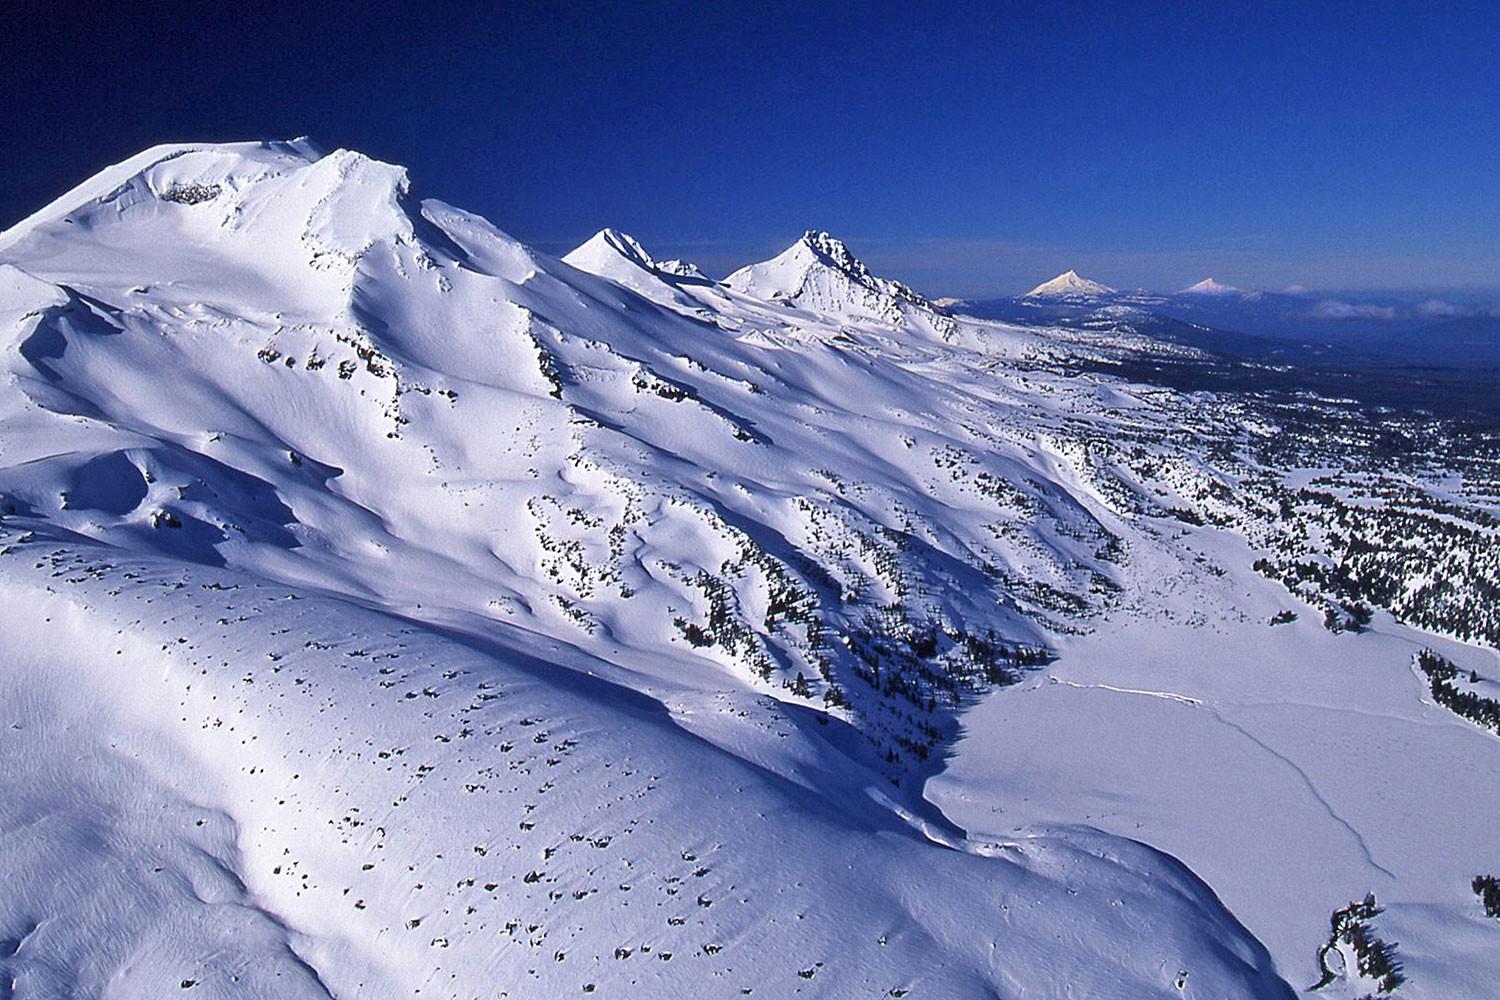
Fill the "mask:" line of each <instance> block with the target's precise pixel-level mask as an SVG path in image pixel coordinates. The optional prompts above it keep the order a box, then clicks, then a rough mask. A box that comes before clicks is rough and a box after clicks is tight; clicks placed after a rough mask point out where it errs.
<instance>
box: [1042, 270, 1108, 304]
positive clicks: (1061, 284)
mask: <svg viewBox="0 0 1500 1000" xmlns="http://www.w3.org/2000/svg"><path fill="white" fill-rule="evenodd" d="M1117 294H1119V293H1118V291H1117V290H1116V289H1113V288H1110V287H1109V286H1108V285H1101V284H1100V283H1099V282H1097V281H1090V280H1089V279H1088V278H1085V277H1082V276H1080V275H1079V273H1078V272H1077V271H1074V270H1067V271H1064V272H1063V273H1062V274H1059V275H1058V276H1057V277H1055V278H1053V279H1052V280H1051V281H1044V282H1042V283H1041V284H1040V285H1037V286H1036V287H1035V288H1033V289H1032V290H1031V291H1029V292H1027V293H1026V294H1025V295H1024V296H1022V298H1027V299H1094V298H1101V297H1103V296H1106V295H1117Z"/></svg>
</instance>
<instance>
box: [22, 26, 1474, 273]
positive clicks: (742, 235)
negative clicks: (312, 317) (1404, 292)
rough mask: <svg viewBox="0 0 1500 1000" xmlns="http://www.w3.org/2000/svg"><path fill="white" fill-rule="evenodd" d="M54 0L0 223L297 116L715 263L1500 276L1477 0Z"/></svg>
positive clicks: (341, 137)
mask: <svg viewBox="0 0 1500 1000" xmlns="http://www.w3.org/2000/svg"><path fill="white" fill-rule="evenodd" d="M44 6H48V7H51V6H52V5H25V7H26V8H33V7H34V8H37V10H35V11H33V12H30V13H23V12H20V11H17V10H12V11H10V12H8V14H7V24H6V29H5V32H4V34H3V37H0V107H3V108H5V113H4V117H3V118H0V123H3V125H4V127H3V128H0V225H9V224H10V223H12V222H14V221H16V220H17V219H19V218H21V217H23V216H25V215H26V214H28V213H30V212H31V211H33V210H34V209H36V208H37V207H40V205H41V204H43V203H44V202H46V201H47V200H49V199H51V198H53V197H55V196H56V195H58V194H60V193H61V192H62V191H63V190H65V189H66V188H67V187H69V186H70V185H72V184H73V183H76V182H77V181H79V180H81V179H83V178H84V177H86V176H87V175H89V174H90V173H92V172H94V171H95V170H97V169H99V168H100V167H102V166H104V165H106V164H108V163H111V162H115V161H117V160H120V159H123V158H124V157H126V156H128V155H129V154H131V153H133V152H136V151H137V150H139V149H140V148H142V147H145V146H148V145H151V144H154V143H157V142H163V141H169V140H179V139H195V140H196V139H236V138H247V137H290V136H294V135H298V134H309V135H311V136H313V137H314V138H316V139H318V140H319V141H321V142H323V143H324V144H326V145H329V146H349V147H352V148H356V149H360V150H363V151H365V152H367V153H369V154H370V155H372V156H375V157H378V158H380V159H384V160H389V161H393V162H397V163H402V164H405V165H407V166H408V167H410V168H411V171H412V174H413V177H414V179H415V181H416V183H417V185H418V186H419V187H420V188H421V189H422V190H423V191H425V192H426V193H429V194H431V195H434V196H437V197H440V198H443V199H444V200H446V201H450V202H453V203H455V204H457V205H460V206H462V207H464V208H468V209H472V210H474V211H477V212H480V213H481V214H483V215H485V216H487V217H489V218H490V219H492V220H493V221H494V222H495V223H496V224H497V225H499V226H500V227H501V228H502V229H505V230H507V231H508V232H510V233H512V234H513V235H515V236H517V237H520V238H522V239H524V240H527V241H528V242H531V243H533V244H535V245H537V246H539V247H541V248H542V249H546V250H552V251H559V252H560V251H562V250H564V249H566V248H567V247H569V246H571V245H572V244H574V243H577V242H580V241H582V240H583V239H584V238H586V237H587V236H588V235H590V234H591V233H592V232H593V231H594V230H596V229H598V228H600V227H601V226H606V225H610V226H615V227H617V228H620V229H624V230H626V231H628V232H631V233H633V234H634V235H636V236H637V237H638V238H639V239H640V240H641V241H642V242H643V243H645V245H646V246H647V247H648V249H651V250H652V251H653V252H654V253H656V254H657V255H658V256H685V257H688V258H690V259H695V260H697V261H699V262H700V263H702V264H704V265H705V266H706V267H707V268H708V269H709V270H710V271H711V272H724V271H727V270H729V269H730V268H731V267H733V266H737V265H738V264H741V263H745V262H748V261H751V260H754V259H758V258H761V257H765V256H769V255H770V254H772V253H774V252H776V251H778V250H780V249H781V248H782V247H784V246H785V245H786V244H788V243H790V242H791V241H792V240H793V239H794V238H795V237H796V236H797V235H799V234H800V233H801V231H802V230H803V229H806V228H808V227H818V228H823V229H828V230H830V231H832V232H834V233H836V234H838V235H841V236H843V237H844V238H845V239H846V240H847V241H848V242H849V243H850V245H851V247H852V248H853V249H854V250H855V252H856V253H858V254H859V255H860V256H862V257H864V258H865V259H866V260H867V261H868V262H869V263H870V264H871V265H872V266H873V267H875V268H876V269H877V270H880V271H883V272H885V273H888V274H891V275H893V276H895V277H900V278H904V279H906V280H908V281H910V282H912V283H913V284H915V285H917V286H918V287H919V288H921V289H923V290H925V291H928V292H929V293H931V294H966V295H975V294H983V293H986V292H1006V291H1017V290H1024V289H1025V288H1026V287H1029V286H1030V285H1031V284H1034V283H1036V282H1037V281H1040V280H1042V279H1044V278H1047V277H1050V276H1051V275H1052V274H1054V273H1056V272H1057V271H1059V270H1062V269H1064V268H1066V267H1070V266H1074V267H1077V268H1078V269H1079V270H1080V271H1082V272H1083V273H1085V274H1086V275H1088V276H1091V277H1095V278H1097V279H1099V280H1102V281H1105V282H1108V283H1110V284H1115V285H1121V286H1126V287H1134V286H1138V285H1139V286H1147V287H1155V288H1173V287H1178V286H1180V285H1185V284H1187V283H1189V282H1191V281H1196V280H1197V279H1199V278H1201V277H1203V276H1205V275H1207V274H1213V275H1215V276H1216V277H1218V278H1220V279H1221V280H1224V281H1229V282H1233V283H1236V284H1243V285H1248V286H1254V287H1274V288H1279V287H1282V286H1284V285H1287V284H1289V283H1293V282H1297V283H1301V284H1305V285H1310V286H1313V287H1315V288H1415V287H1431V288H1439V287H1443V288H1455V287H1456V288H1462V287H1469V288H1484V289H1496V290H1500V56H1497V53H1500V13H1497V11H1496V8H1495V6H1494V5H1492V4H1473V5H1468V4H1456V3H1455V4H1419V3H1409V4H1383V3H1308V4H1278V3H1265V2H1244V3H1233V4H1228V3H1226V4H1214V3H1193V4H1170V3H1168V4H1157V5H1149V4H1139V5H1136V4H1131V5H1126V4H1124V3H1112V4H1088V3H1072V4H1051V3H1024V4H1006V3H990V4H975V5H964V4H944V5H934V6H931V7H926V6H923V5H919V4H916V3H911V2H907V3H891V4H884V3H866V4H847V5H842V4H823V5H817V4H813V3H809V2H804V3H788V4H780V3H759V4H753V5H750V4H747V5H743V6H740V7H736V6H735V5H731V4H705V5H702V6H701V7H700V6H698V5H692V4H685V3H661V4H656V3H641V4H612V5H606V4H582V3H575V4H569V3H561V2H559V3H549V4H533V3H514V4H497V5H493V6H489V5H476V6H474V7H471V8H469V7H465V8H460V7H458V6H449V7H448V9H447V10H444V11H439V12H433V11H425V10H419V9H418V7H419V5H415V4H411V5H401V6H396V5H385V4H381V3H369V4H365V5H361V6H358V7H355V6H346V7H340V6H337V5H332V4H324V3H318V2H315V0H309V2H305V3H302V4H298V5H288V6H284V7H282V8H281V10H280V12H279V13H276V14H265V15H261V14H257V13H256V11H255V8H256V5H244V4H224V3H219V4H215V5H213V6H200V5H196V4H192V3H171V4H152V5H150V6H149V7H147V6H142V7H141V8H140V9H131V8H129V7H126V6H123V5H122V6H120V7H111V8H110V9H108V10H106V9H105V8H104V5H86V4H75V5H57V6H55V7H52V9H47V10H45V11H43V10H41V8H42V7H44ZM91 6H92V8H93V9H90V8H91ZM70 8H71V9H70ZM1127 8H1137V9H1127Z"/></svg>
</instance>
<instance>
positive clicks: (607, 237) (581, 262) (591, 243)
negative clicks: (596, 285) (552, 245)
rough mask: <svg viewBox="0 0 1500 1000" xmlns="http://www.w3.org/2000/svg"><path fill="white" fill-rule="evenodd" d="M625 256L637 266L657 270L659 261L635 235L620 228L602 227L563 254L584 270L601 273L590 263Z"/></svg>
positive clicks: (570, 262)
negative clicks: (632, 235)
mask: <svg viewBox="0 0 1500 1000" xmlns="http://www.w3.org/2000/svg"><path fill="white" fill-rule="evenodd" d="M619 258H624V259H625V260H626V261H628V262H629V263H631V264H634V265H636V266H637V267H642V268H645V269H646V270H648V271H655V270H657V267H658V265H657V263H656V261H655V260H654V259H653V258H652V256H651V255H650V254H649V253H647V252H646V248H645V247H643V246H641V245H640V243H638V242H637V241H636V240H635V239H634V238H633V237H631V236H629V235H628V234H626V233H622V232H620V231H619V230H618V229H601V230H599V231H598V232H597V233H595V234H594V235H593V236H591V237H590V238H589V239H588V241H587V242H585V243H583V244H582V245H581V246H579V247H578V248H577V249H576V250H573V251H571V252H569V253H567V254H565V255H564V256H563V260H565V261H567V262H568V263H569V264H572V265H573V266H574V267H576V268H578V269H579V270H583V271H590V272H594V273H599V272H598V271H597V270H596V268H595V267H593V266H590V265H596V264H602V263H603V262H605V261H612V260H616V259H619Z"/></svg>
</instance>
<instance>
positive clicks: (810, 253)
mask: <svg viewBox="0 0 1500 1000" xmlns="http://www.w3.org/2000/svg"><path fill="white" fill-rule="evenodd" d="M724 284H725V285H727V286H729V287H730V288H732V289H734V290H735V291H737V292H739V293H741V294H742V295H748V296H751V297H753V298H757V299H762V300H765V301H769V302H776V303H785V304H789V305H795V306H798V307H800V308H802V309H805V310H808V311H809V312H813V313H817V314H819V315H822V316H825V317H832V318H835V319H842V320H850V321H866V322H875V323H881V324H887V325H891V326H912V325H917V326H921V327H924V328H928V329H930V330H932V331H933V332H935V333H937V334H939V335H951V334H952V332H953V330H954V325H953V324H952V323H951V322H950V321H949V320H948V317H947V316H946V315H945V314H944V313H943V310H942V309H940V308H939V307H937V306H936V305H934V304H933V303H931V302H929V301H928V300H927V299H925V298H923V297H922V296H920V295H918V294H917V293H916V292H914V291H912V290H911V289H910V288H908V287H907V286H905V285H903V284H901V283H900V282H899V281H892V280H890V279H889V278H880V277H876V276H875V275H873V274H871V273H870V269H869V268H867V267H866V266H865V265H864V263H863V262H861V261H860V260H859V259H858V258H856V257H855V256H854V254H852V253H850V252H849V248H848V247H846V246H844V244H843V243H842V242H841V241H839V240H836V239H834V238H833V237H832V236H829V235H828V234H827V233H823V232H815V231H814V230H811V229H809V230H808V231H807V232H806V233H804V234H803V235H802V238H801V239H799V240H798V241H797V242H796V243H793V244H792V245H791V246H790V247H788V248H787V249H786V250H784V251H782V252H781V253H780V254H778V255H777V256H776V257H773V258H772V259H770V260H767V261H762V262H761V263H759V264H751V265H750V266H749V267H744V268H741V269H740V270H738V271H736V272H734V273H733V274H731V275H730V276H729V277H727V278H725V279H724Z"/></svg>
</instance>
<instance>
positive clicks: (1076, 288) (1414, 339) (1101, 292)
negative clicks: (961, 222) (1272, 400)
mask: <svg viewBox="0 0 1500 1000" xmlns="http://www.w3.org/2000/svg"><path fill="white" fill-rule="evenodd" d="M942 301H943V302H944V303H945V305H946V306H947V308H948V309H949V310H950V311H953V312H956V313H962V314H964V315H968V316H973V317H976V318H984V319H1001V320H1007V321H1011V322H1055V323H1063V324H1081V325H1085V326H1089V325H1097V324H1098V323H1099V322H1101V321H1108V322H1116V321H1120V320H1125V321H1128V322H1130V323H1131V324H1132V325H1133V326H1134V328H1136V329H1138V330H1141V331H1143V332H1151V333H1153V334H1155V335H1159V336H1165V337H1168V338H1169V339H1180V340H1182V341H1183V342H1185V343H1192V344H1196V345H1197V346H1202V347H1209V348H1213V349H1228V350H1233V351H1241V352H1244V353H1248V354H1252V355H1256V356H1264V357H1282V358H1293V357H1295V358H1302V359H1315V358H1330V357H1331V358H1338V359H1343V360H1349V361H1355V362H1362V363H1382V364H1391V363H1402V364H1413V365H1434V366H1447V367H1455V368H1464V367H1472V366H1500V305H1493V304H1489V303H1487V302H1482V301H1481V302H1479V303H1469V302H1450V301H1448V300H1445V299H1443V298H1441V297H1438V296H1433V295H1416V294H1412V295H1406V296H1400V297H1393V296H1388V295H1386V296H1372V295H1369V294H1347V293H1333V294H1329V295H1323V296H1320V295H1316V294H1313V293H1309V292H1306V291H1305V290H1299V291H1295V292H1292V291H1288V292H1265V291H1247V290H1245V289H1241V288H1236V287H1234V286H1232V285H1227V284H1223V283H1221V282H1219V281H1218V280H1216V279H1214V278H1205V279H1203V280H1202V281H1200V282H1198V283H1196V284H1194V285H1190V286H1189V287H1187V288H1184V289H1182V290H1180V291H1177V292H1170V293H1159V292H1148V291H1140V290H1136V291H1122V290H1117V289H1114V288H1111V287H1109V286H1108V285H1105V284H1103V283H1101V282H1098V281H1093V280H1090V279H1088V278H1085V277H1082V276H1081V275H1079V274H1078V273H1077V272H1076V271H1072V270H1069V271H1065V272H1063V273H1062V274H1060V275H1058V276H1057V277H1056V278H1053V279H1052V280H1050V281H1046V282H1043V283H1042V284H1040V285H1038V286H1037V287H1035V288H1033V289H1032V290H1031V291H1029V292H1027V293H1025V294H1024V295H1019V296H1003V297H996V298H987V299H969V300H965V299H944V300H942Z"/></svg>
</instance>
